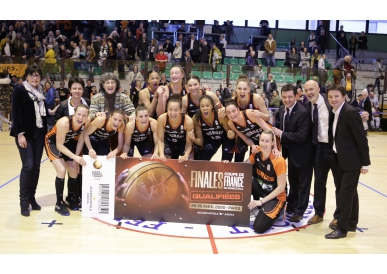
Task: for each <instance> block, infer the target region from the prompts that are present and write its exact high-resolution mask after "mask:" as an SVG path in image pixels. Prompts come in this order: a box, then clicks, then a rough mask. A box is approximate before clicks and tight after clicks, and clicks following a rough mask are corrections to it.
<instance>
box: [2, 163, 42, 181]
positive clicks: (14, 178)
mask: <svg viewBox="0 0 387 274" xmlns="http://www.w3.org/2000/svg"><path fill="white" fill-rule="evenodd" d="M47 160H48V158H46V159H44V160H42V161H41V162H40V164H42V163H44V162H45V161H47ZM19 177H20V174H19V175H17V176H16V177H13V178H12V179H11V180H8V181H7V182H5V183H4V184H2V185H1V186H0V188H3V187H5V186H6V185H8V184H10V183H12V181H14V180H16V179H17V178H19Z"/></svg>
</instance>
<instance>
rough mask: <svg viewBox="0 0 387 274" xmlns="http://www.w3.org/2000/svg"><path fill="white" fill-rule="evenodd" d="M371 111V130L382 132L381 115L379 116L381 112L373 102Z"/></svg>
mask: <svg viewBox="0 0 387 274" xmlns="http://www.w3.org/2000/svg"><path fill="white" fill-rule="evenodd" d="M371 109H372V119H371V121H370V124H371V129H372V130H377V131H382V129H381V128H380V114H379V110H378V108H377V107H375V105H374V103H373V102H371Z"/></svg>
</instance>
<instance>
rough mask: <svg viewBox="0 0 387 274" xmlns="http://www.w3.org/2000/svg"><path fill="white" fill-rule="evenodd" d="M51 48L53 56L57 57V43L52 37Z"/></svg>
mask: <svg viewBox="0 0 387 274" xmlns="http://www.w3.org/2000/svg"><path fill="white" fill-rule="evenodd" d="M52 50H53V51H54V53H55V58H58V57H59V55H58V53H59V44H58V42H57V41H56V38H53V39H52Z"/></svg>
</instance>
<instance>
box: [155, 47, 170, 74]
mask: <svg viewBox="0 0 387 274" xmlns="http://www.w3.org/2000/svg"><path fill="white" fill-rule="evenodd" d="M155 60H156V62H157V63H158V65H159V68H160V72H164V71H165V67H166V65H167V62H168V57H167V55H166V54H164V50H163V49H160V50H159V53H157V54H156V58H155Z"/></svg>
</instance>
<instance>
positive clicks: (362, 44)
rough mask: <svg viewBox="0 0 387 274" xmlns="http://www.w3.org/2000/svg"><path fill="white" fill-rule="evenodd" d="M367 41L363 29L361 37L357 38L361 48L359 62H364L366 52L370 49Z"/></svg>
mask: <svg viewBox="0 0 387 274" xmlns="http://www.w3.org/2000/svg"><path fill="white" fill-rule="evenodd" d="M367 43H368V39H367V36H365V35H364V31H362V32H361V34H360V37H359V38H358V39H357V44H358V49H359V50H360V57H359V62H362V63H364V53H365V51H366V50H367V49H368V46H367Z"/></svg>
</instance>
